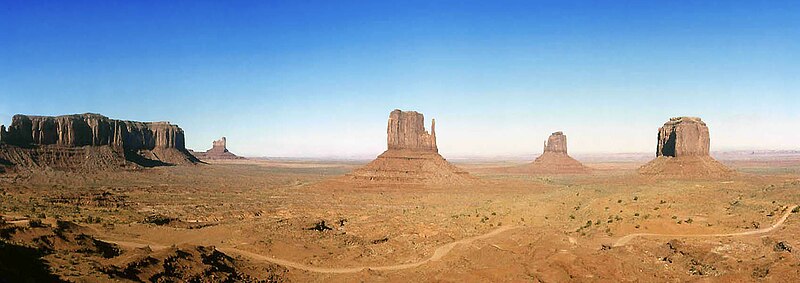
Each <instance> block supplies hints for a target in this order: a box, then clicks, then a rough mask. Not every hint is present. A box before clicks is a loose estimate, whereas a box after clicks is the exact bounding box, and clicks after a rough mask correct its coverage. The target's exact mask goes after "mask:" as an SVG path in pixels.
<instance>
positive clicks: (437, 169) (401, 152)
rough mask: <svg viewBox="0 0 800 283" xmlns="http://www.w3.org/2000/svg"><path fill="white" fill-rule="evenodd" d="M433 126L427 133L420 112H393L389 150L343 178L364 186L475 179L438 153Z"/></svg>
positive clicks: (448, 182) (389, 128)
mask: <svg viewBox="0 0 800 283" xmlns="http://www.w3.org/2000/svg"><path fill="white" fill-rule="evenodd" d="M434 127H435V125H434V124H433V123H432V124H431V133H430V134H428V132H427V131H425V127H424V118H423V116H422V114H420V113H417V112H414V111H407V112H406V111H400V110H394V111H392V112H391V114H389V126H388V128H387V135H388V138H387V141H388V145H387V147H388V149H387V150H386V151H385V152H383V153H382V154H381V155H379V156H378V158H376V159H375V160H373V161H372V162H370V163H369V164H367V165H365V166H364V167H361V168H358V169H356V170H354V171H353V172H352V173H350V174H348V175H347V176H345V177H344V178H345V180H346V181H348V182H353V181H355V182H357V183H359V184H364V185H372V184H379V185H386V184H403V185H407V184H419V185H434V184H463V183H472V182H475V181H476V179H475V178H474V177H472V176H470V175H469V174H468V173H467V172H465V171H463V170H461V169H459V168H458V167H456V166H453V165H452V164H450V162H447V160H445V159H444V158H443V157H442V156H441V155H439V153H438V148H437V147H436V132H435V130H434Z"/></svg>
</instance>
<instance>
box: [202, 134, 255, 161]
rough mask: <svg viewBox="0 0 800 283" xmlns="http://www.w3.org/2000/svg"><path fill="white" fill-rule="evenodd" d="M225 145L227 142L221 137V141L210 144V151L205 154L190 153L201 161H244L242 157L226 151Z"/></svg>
mask: <svg viewBox="0 0 800 283" xmlns="http://www.w3.org/2000/svg"><path fill="white" fill-rule="evenodd" d="M227 144H228V140H227V139H226V138H225V137H222V138H221V139H218V140H215V141H213V142H212V143H211V149H209V150H206V151H205V152H194V151H192V152H191V153H192V154H193V155H194V156H196V157H197V158H199V159H202V160H216V159H245V158H244V157H240V156H236V155H235V154H233V153H231V152H230V151H228V147H227Z"/></svg>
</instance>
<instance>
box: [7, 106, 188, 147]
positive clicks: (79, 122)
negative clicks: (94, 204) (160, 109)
mask: <svg viewBox="0 0 800 283" xmlns="http://www.w3.org/2000/svg"><path fill="white" fill-rule="evenodd" d="M2 142H3V143H6V144H10V145H16V146H21V147H27V146H31V145H59V146H66V147H79V146H100V145H110V146H112V147H118V148H122V149H125V150H153V149H156V148H175V149H179V150H183V149H185V145H184V144H185V139H184V135H183V130H181V128H179V127H178V126H176V125H172V124H170V123H168V122H153V123H143V122H134V121H122V120H114V119H109V118H108V117H105V116H102V115H99V114H90V113H87V114H77V115H64V116H57V117H49V116H25V115H15V116H14V118H13V119H12V122H11V125H10V126H9V127H8V130H5V129H4V130H3V133H2Z"/></svg>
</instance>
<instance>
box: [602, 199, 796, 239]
mask: <svg viewBox="0 0 800 283" xmlns="http://www.w3.org/2000/svg"><path fill="white" fill-rule="evenodd" d="M796 207H797V205H793V206H791V207H789V208H787V209H786V213H784V214H783V216H782V217H781V219H779V220H778V222H775V224H772V226H770V227H767V228H762V229H758V230H752V231H746V232H737V233H720V234H694V235H691V234H654V233H635V234H629V235H626V236H624V237H622V238H619V239H617V240H616V241H615V242H614V244H613V245H612V246H614V247H621V246H624V245H625V244H627V243H628V242H630V241H631V240H633V239H635V238H636V237H680V238H699V237H737V236H749V235H758V234H764V233H769V232H772V230H775V228H778V227H780V226H781V225H783V223H784V222H786V218H789V215H790V214H792V210H794V209H795V208H796Z"/></svg>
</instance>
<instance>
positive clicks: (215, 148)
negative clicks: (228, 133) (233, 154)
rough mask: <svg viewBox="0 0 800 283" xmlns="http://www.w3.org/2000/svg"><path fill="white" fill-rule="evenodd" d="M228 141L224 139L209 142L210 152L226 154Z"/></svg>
mask: <svg viewBox="0 0 800 283" xmlns="http://www.w3.org/2000/svg"><path fill="white" fill-rule="evenodd" d="M227 144H228V140H227V139H225V137H222V138H221V139H218V140H215V141H213V142H211V149H209V150H208V151H210V152H228V146H227Z"/></svg>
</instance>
